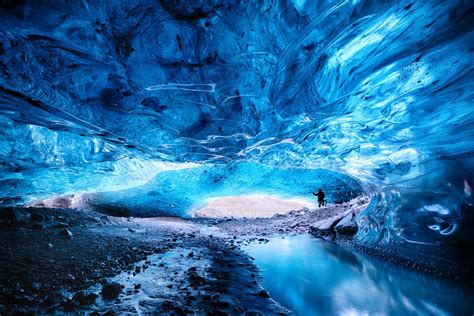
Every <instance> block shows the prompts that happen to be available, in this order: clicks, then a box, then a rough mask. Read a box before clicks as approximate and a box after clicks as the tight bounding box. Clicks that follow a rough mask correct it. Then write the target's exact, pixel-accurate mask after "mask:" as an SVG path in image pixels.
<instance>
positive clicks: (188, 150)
mask: <svg viewBox="0 0 474 316" xmlns="http://www.w3.org/2000/svg"><path fill="white" fill-rule="evenodd" d="M473 12H474V7H473V4H472V2H469V1H461V0H451V1H430V0H423V1H371V0H367V1H329V0H325V1H309V0H306V1H304V0H294V1H291V0H284V1H270V0H268V1H249V2H243V1H238V0H207V1H205V0H198V1H185V0H180V1H178V0H161V1H152V0H131V1H121V0H116V1H104V2H96V1H88V0H83V1H57V0H52V1H51V0H48V1H23V2H15V1H3V2H2V3H1V11H0V16H1V19H0V74H1V75H0V126H1V127H2V128H1V129H0V203H2V205H4V206H8V205H18V204H25V203H30V202H34V201H36V200H38V199H45V198H48V197H51V196H61V195H66V194H76V193H78V194H87V196H88V198H89V199H90V200H91V201H92V202H93V203H95V204H96V205H102V206H103V207H115V206H118V207H121V208H124V209H128V210H133V209H134V208H135V209H137V210H138V209H140V208H141V210H142V211H143V212H144V213H147V214H149V213H150V211H151V210H150V209H147V208H144V207H145V206H146V205H150V203H156V205H157V207H156V209H157V210H159V213H166V212H170V213H172V214H181V215H185V213H183V212H185V211H186V207H187V206H190V205H192V204H194V203H199V200H201V199H204V198H206V197H209V196H212V195H215V194H227V193H228V192H231V191H232V192H234V193H235V192H238V193H239V194H246V193H248V192H250V191H251V190H261V191H262V190H263V191H268V192H269V193H274V194H280V195H285V194H287V195H293V194H294V195H297V196H302V195H304V194H306V193H307V192H306V191H305V190H304V187H305V186H311V185H312V184H314V186H313V187H311V188H308V190H307V191H310V190H312V189H314V187H317V186H319V185H321V186H323V187H325V186H327V187H332V186H335V185H336V183H337V186H342V187H345V189H344V192H361V191H364V192H365V194H370V195H373V196H374V199H373V201H372V203H371V205H370V206H369V209H368V210H367V211H366V212H365V213H363V214H362V215H361V216H360V217H359V219H358V223H359V226H360V227H361V229H360V231H359V233H358V236H357V238H358V239H359V241H361V242H362V243H366V244H377V245H388V244H391V245H404V248H405V249H412V251H414V252H420V251H421V252H422V251H426V252H427V253H432V252H433V251H434V250H433V249H442V248H443V247H457V246H458V245H463V246H464V247H471V248H469V249H472V240H473V237H474V235H473V230H472V225H473V224H474V219H473V215H472V214H473V211H474V209H473V203H474V201H473V196H472V191H471V187H472V183H473V175H474V171H473V167H474V152H473V147H472V146H473V140H474V127H473V126H474V124H473V120H474V107H473V100H474V96H473V91H474V89H473V88H474V80H473V77H474V71H473V62H472V61H473V60H474V49H473V45H474V44H473V43H474V28H473V24H474V23H473V21H474V18H473ZM231 167H234V168H236V170H238V171H239V172H236V171H234V172H227V171H228V169H229V168H231ZM322 169H324V170H325V171H324V170H322ZM206 170H207V171H208V173H207V174H205V173H204V171H206ZM271 170H273V172H271ZM302 170H303V171H302ZM304 170H306V171H304ZM246 172H248V173H249V174H245V173H246ZM305 172H306V173H305ZM302 174H303V175H302ZM313 174H314V175H323V177H322V178H325V179H327V180H325V181H326V182H324V181H323V182H319V181H320V180H319V179H318V178H315V180H314V182H312V180H311V176H310V175H313ZM216 175H222V176H225V178H226V181H224V182H223V183H225V184H224V185H221V186H219V187H216V186H215V185H214V184H213V183H212V180H211V179H212V177H215V176H216ZM232 176H234V177H237V178H239V177H242V178H241V179H242V181H243V182H242V183H244V184H246V185H248V187H247V188H245V187H244V186H242V185H240V186H239V185H238V184H237V183H236V182H235V181H236V180H232V179H231V177H232ZM262 177H268V181H264V179H263V178H262ZM300 177H303V179H300V180H301V181H299V180H298V179H299V178H300ZM295 181H296V182H297V181H299V182H298V184H297V185H296V184H295ZM270 182H272V183H270ZM273 182H274V183H273ZM172 188H179V189H176V190H173V189H172ZM333 193H334V194H335V191H334V192H332V191H331V192H330V194H333ZM153 194H155V195H153ZM346 197H347V196H346ZM160 203H161V204H160ZM170 205H175V207H174V209H171V208H168V206H170ZM453 245H454V246H453ZM410 247H412V248H410ZM421 248H423V249H426V250H423V249H422V250H420V249H421ZM443 255H444V256H446V255H445V254H440V256H443Z"/></svg>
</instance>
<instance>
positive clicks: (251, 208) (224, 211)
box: [193, 195, 315, 218]
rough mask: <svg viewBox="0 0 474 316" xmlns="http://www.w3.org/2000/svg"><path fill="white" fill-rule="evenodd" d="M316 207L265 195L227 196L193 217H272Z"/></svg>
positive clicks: (311, 204)
mask: <svg viewBox="0 0 474 316" xmlns="http://www.w3.org/2000/svg"><path fill="white" fill-rule="evenodd" d="M314 206H315V205H314V203H310V202H308V201H304V200H302V199H280V198H277V197H272V196H265V195H246V196H226V197H221V198H215V199H211V200H209V202H208V203H207V205H206V206H204V207H202V208H200V209H197V210H196V211H194V212H193V215H194V216H195V217H210V218H222V217H232V218H244V217H247V218H258V217H272V216H273V215H275V214H285V213H288V212H290V211H292V210H300V209H303V208H314Z"/></svg>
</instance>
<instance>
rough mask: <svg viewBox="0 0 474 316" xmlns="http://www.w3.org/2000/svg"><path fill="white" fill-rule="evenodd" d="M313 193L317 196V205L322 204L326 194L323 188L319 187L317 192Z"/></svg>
mask: <svg viewBox="0 0 474 316" xmlns="http://www.w3.org/2000/svg"><path fill="white" fill-rule="evenodd" d="M313 195H314V196H317V197H318V207H321V206H324V202H325V198H326V195H325V194H324V192H323V190H322V189H319V190H318V193H314V192H313Z"/></svg>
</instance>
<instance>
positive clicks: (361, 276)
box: [245, 235, 474, 315]
mask: <svg viewBox="0 0 474 316" xmlns="http://www.w3.org/2000/svg"><path fill="white" fill-rule="evenodd" d="M245 250H246V251H247V252H248V253H249V254H250V255H251V256H252V257H254V258H255V259H256V264H257V266H258V267H259V268H260V270H261V271H262V274H263V277H264V284H263V286H264V287H265V288H266V289H267V290H268V291H269V292H270V294H271V296H272V298H273V299H275V300H276V301H278V302H280V303H281V304H282V305H284V306H285V307H287V308H290V309H292V310H294V311H295V312H296V313H297V315H374V314H377V315H473V313H474V293H473V290H472V289H468V288H465V287H463V286H461V285H459V284H454V283H451V282H449V281H445V280H441V279H437V278H433V277H431V276H428V275H424V274H420V273H417V272H415V271H410V270H407V269H403V268H401V267H398V266H394V265H391V264H389V263H386V262H382V261H379V260H377V259H374V258H371V257H369V256H366V255H364V254H361V253H357V252H351V251H348V250H346V249H343V248H341V247H339V246H337V245H336V244H334V243H330V242H326V241H323V240H320V239H317V238H314V237H312V236H311V235H298V236H291V237H285V238H284V239H282V238H281V237H275V238H273V239H270V242H269V243H267V244H258V243H252V244H250V245H249V246H247V247H246V248H245Z"/></svg>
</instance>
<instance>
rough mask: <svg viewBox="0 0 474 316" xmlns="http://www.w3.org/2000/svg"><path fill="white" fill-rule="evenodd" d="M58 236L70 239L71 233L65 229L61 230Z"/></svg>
mask: <svg viewBox="0 0 474 316" xmlns="http://www.w3.org/2000/svg"><path fill="white" fill-rule="evenodd" d="M60 234H61V235H62V236H64V237H67V238H72V233H71V231H70V230H69V229H67V228H65V229H63V230H62V231H61V232H60Z"/></svg>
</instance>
